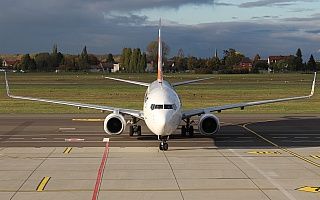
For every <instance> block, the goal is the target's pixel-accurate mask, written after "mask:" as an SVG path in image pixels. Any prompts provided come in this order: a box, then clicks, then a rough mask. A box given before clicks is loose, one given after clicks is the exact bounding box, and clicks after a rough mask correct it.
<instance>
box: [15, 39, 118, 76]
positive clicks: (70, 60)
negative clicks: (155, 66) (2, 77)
mask: <svg viewBox="0 0 320 200" xmlns="http://www.w3.org/2000/svg"><path fill="white" fill-rule="evenodd" d="M106 61H110V62H114V60H113V55H112V54H109V55H108V57H107V58H106ZM99 63H100V61H99V59H98V58H97V57H96V56H95V55H93V54H88V52H87V47H86V46H85V47H84V48H83V50H82V52H81V54H79V55H69V54H62V53H61V52H58V50H57V45H56V44H54V45H53V48H52V52H51V53H47V52H46V53H39V54H36V55H35V56H34V57H31V56H30V54H25V55H23V56H22V57H21V60H20V62H19V63H17V64H16V65H14V66H13V70H17V71H23V72H25V71H30V72H35V71H37V72H52V71H55V70H66V71H79V70H80V71H88V70H89V69H90V67H91V65H98V64H99Z"/></svg>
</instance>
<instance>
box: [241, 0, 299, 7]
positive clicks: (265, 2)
mask: <svg viewBox="0 0 320 200" xmlns="http://www.w3.org/2000/svg"><path fill="white" fill-rule="evenodd" d="M297 1H299V0H258V1H252V2H247V3H242V4H240V5H239V7H240V8H252V7H262V6H272V5H277V6H288V5H291V4H288V3H290V2H297Z"/></svg>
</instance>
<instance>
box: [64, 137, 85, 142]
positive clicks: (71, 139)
mask: <svg viewBox="0 0 320 200" xmlns="http://www.w3.org/2000/svg"><path fill="white" fill-rule="evenodd" d="M64 141H67V142H78V141H84V139H82V138H69V139H64Z"/></svg>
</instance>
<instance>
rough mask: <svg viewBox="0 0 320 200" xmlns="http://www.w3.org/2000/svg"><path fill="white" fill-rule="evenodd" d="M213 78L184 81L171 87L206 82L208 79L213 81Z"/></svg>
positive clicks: (172, 84)
mask: <svg viewBox="0 0 320 200" xmlns="http://www.w3.org/2000/svg"><path fill="white" fill-rule="evenodd" d="M212 78H213V77H209V78H200V79H195V80H190V81H182V82H176V83H171V86H172V87H174V86H178V85H185V84H188V83H194V82H198V81H204V80H208V79H212Z"/></svg>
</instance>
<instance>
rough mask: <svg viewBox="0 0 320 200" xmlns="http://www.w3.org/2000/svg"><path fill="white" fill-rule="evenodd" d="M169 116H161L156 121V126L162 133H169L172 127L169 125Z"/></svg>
mask: <svg viewBox="0 0 320 200" xmlns="http://www.w3.org/2000/svg"><path fill="white" fill-rule="evenodd" d="M170 120H171V116H163V117H162V118H161V119H159V120H158V121H157V124H158V127H159V128H160V130H161V135H162V134H171V133H172V127H171V125H170Z"/></svg>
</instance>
